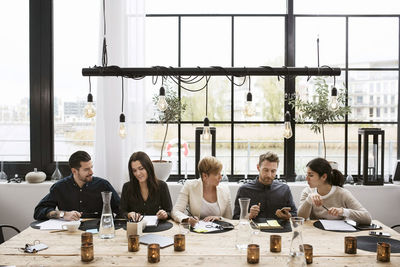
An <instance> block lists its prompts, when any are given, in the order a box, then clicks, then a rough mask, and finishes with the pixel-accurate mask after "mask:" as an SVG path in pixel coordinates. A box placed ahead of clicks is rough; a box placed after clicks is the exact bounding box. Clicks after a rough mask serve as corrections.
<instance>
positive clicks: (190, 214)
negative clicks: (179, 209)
mask: <svg viewBox="0 0 400 267" xmlns="http://www.w3.org/2000/svg"><path fill="white" fill-rule="evenodd" d="M186 211H187V213H188V214H189V216H190V217H193V218H194V216H193V214H192V213H191V212H190V210H189V209H188V208H186Z"/></svg>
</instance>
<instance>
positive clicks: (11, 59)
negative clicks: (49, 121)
mask: <svg viewBox="0 0 400 267" xmlns="http://www.w3.org/2000/svg"><path fill="white" fill-rule="evenodd" d="M0 31H1V33H2V36H3V38H2V42H0V58H1V64H0V73H1V78H0V88H1V90H2V94H1V97H0V161H30V158H31V157H30V153H31V151H30V119H29V112H30V110H29V101H30V99H29V1H1V2H0Z"/></svg>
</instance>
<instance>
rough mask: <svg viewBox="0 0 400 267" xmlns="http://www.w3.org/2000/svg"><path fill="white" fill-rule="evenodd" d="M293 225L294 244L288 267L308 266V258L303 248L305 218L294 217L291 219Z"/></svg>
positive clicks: (292, 244) (291, 247)
mask: <svg viewBox="0 0 400 267" xmlns="http://www.w3.org/2000/svg"><path fill="white" fill-rule="evenodd" d="M290 221H291V223H292V231H293V236H292V242H291V243H290V253H289V260H288V266H290V267H295V266H296V267H298V266H304V267H305V266H306V258H305V256H304V246H303V236H302V231H303V224H304V218H302V217H292V218H290Z"/></svg>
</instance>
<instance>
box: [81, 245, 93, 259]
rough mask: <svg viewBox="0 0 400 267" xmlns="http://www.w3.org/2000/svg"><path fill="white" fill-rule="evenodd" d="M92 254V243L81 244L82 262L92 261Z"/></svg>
mask: <svg viewBox="0 0 400 267" xmlns="http://www.w3.org/2000/svg"><path fill="white" fill-rule="evenodd" d="M93 258H94V255H93V243H87V244H83V245H82V246H81V260H82V261H84V262H89V261H92V260H93Z"/></svg>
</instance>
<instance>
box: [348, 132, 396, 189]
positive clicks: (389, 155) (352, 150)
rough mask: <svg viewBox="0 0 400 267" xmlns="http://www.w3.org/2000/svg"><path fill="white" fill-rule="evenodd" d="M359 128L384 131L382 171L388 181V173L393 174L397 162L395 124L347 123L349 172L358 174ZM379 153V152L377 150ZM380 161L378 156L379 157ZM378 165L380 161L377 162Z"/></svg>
mask: <svg viewBox="0 0 400 267" xmlns="http://www.w3.org/2000/svg"><path fill="white" fill-rule="evenodd" d="M359 128H381V129H382V130H384V131H385V148H384V149H385V151H384V152H385V158H384V173H385V181H388V179H389V177H388V175H393V174H394V170H395V167H396V162H397V125H395V124H393V125H388V124H386V125H381V124H368V125H365V124H352V125H349V151H348V153H349V161H348V164H349V165H348V170H349V173H350V174H352V175H354V174H358V129H359ZM378 153H379V154H380V152H379V151H378ZM379 162H380V157H379ZM379 166H380V163H379Z"/></svg>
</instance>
